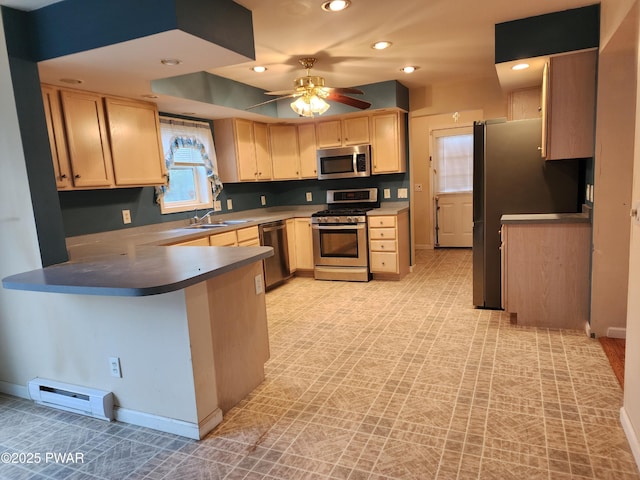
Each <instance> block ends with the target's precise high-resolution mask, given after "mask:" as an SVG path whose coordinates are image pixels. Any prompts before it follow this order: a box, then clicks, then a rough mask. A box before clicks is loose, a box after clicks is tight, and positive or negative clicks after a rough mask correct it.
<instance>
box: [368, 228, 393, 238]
mask: <svg viewBox="0 0 640 480" xmlns="http://www.w3.org/2000/svg"><path fill="white" fill-rule="evenodd" d="M369 238H371V240H394V239H395V238H396V229H395V228H371V229H369Z"/></svg>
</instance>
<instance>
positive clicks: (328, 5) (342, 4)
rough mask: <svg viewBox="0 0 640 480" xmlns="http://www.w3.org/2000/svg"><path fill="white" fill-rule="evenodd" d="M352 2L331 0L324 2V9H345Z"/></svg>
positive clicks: (337, 10) (328, 10)
mask: <svg viewBox="0 0 640 480" xmlns="http://www.w3.org/2000/svg"><path fill="white" fill-rule="evenodd" d="M349 5H351V2H350V1H349V0H331V1H330V2H324V3H323V4H322V9H323V10H324V11H326V12H339V11H341V10H344V9H345V8H347V7H348V6H349Z"/></svg>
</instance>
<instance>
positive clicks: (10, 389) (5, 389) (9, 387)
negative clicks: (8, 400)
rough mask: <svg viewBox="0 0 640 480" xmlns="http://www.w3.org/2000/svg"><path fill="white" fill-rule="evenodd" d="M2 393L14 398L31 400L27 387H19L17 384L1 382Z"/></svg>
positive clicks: (0, 391)
mask: <svg viewBox="0 0 640 480" xmlns="http://www.w3.org/2000/svg"><path fill="white" fill-rule="evenodd" d="M0 393H6V394H7V395H12V396H14V397H19V398H26V399H27V400H31V397H30V396H29V389H28V388H27V386H26V385H18V384H16V383H9V382H3V381H2V380H0Z"/></svg>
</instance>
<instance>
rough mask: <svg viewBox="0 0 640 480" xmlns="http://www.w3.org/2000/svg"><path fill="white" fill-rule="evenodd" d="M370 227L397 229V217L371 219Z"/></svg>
mask: <svg viewBox="0 0 640 480" xmlns="http://www.w3.org/2000/svg"><path fill="white" fill-rule="evenodd" d="M369 226H370V227H392V228H395V227H396V217H395V216H389V217H369Z"/></svg>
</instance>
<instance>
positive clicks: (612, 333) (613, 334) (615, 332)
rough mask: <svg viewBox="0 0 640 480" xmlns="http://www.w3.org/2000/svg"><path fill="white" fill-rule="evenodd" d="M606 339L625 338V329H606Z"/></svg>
mask: <svg viewBox="0 0 640 480" xmlns="http://www.w3.org/2000/svg"><path fill="white" fill-rule="evenodd" d="M607 337H609V338H627V329H626V328H620V327H609V328H607Z"/></svg>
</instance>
